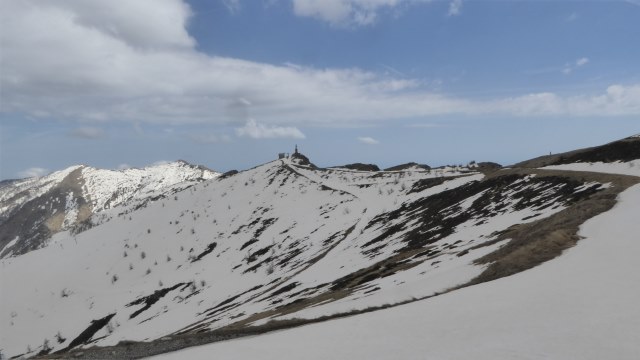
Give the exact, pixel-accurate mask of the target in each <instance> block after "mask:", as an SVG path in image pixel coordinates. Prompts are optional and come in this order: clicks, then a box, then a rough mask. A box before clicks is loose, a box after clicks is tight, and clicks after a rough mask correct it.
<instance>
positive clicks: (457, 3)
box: [448, 0, 462, 16]
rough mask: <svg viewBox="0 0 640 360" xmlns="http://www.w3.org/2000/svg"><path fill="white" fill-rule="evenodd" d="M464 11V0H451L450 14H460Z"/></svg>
mask: <svg viewBox="0 0 640 360" xmlns="http://www.w3.org/2000/svg"><path fill="white" fill-rule="evenodd" d="M461 11H462V0H451V2H450V3H449V12H448V14H449V16H456V15H460V12H461Z"/></svg>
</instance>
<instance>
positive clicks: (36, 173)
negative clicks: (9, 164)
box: [18, 167, 49, 178]
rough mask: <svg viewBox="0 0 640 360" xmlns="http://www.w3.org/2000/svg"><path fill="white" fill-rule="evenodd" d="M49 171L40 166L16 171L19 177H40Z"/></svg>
mask: <svg viewBox="0 0 640 360" xmlns="http://www.w3.org/2000/svg"><path fill="white" fill-rule="evenodd" d="M48 173H49V170H47V169H45V168H41V167H32V168H28V169H26V170H23V171H20V172H18V176H19V177H21V178H30V177H40V176H44V175H46V174H48Z"/></svg>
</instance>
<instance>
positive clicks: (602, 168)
mask: <svg viewBox="0 0 640 360" xmlns="http://www.w3.org/2000/svg"><path fill="white" fill-rule="evenodd" d="M542 169H545V170H569V171H591V172H599V173H609V174H620V175H632V176H640V160H632V161H627V162H622V161H615V162H607V163H604V162H594V163H572V164H563V165H549V166H545V167H543V168H542Z"/></svg>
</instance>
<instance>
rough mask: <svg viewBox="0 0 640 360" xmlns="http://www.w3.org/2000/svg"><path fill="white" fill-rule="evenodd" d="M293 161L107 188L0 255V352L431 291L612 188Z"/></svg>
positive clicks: (333, 309) (113, 339)
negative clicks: (186, 181)
mask: <svg viewBox="0 0 640 360" xmlns="http://www.w3.org/2000/svg"><path fill="white" fill-rule="evenodd" d="M295 160H296V159H283V160H278V161H274V162H271V163H267V164H264V165H261V166H258V167H256V168H253V169H250V170H247V171H244V172H241V173H239V174H236V175H233V176H230V177H225V178H222V177H221V178H215V179H211V180H208V181H203V182H201V183H198V184H195V185H193V186H190V187H188V188H186V189H182V190H180V189H179V188H177V189H174V190H172V195H171V196H166V193H163V194H164V195H165V196H161V197H157V196H151V197H147V198H145V199H147V200H146V201H144V202H143V203H140V202H136V201H124V200H120V198H117V199H119V200H118V201H121V202H120V204H121V205H120V206H116V207H111V208H108V207H107V206H106V205H105V209H104V210H103V211H101V212H100V213H99V214H98V215H99V216H98V215H94V216H93V217H92V218H91V219H92V221H93V220H94V219H95V218H96V217H99V218H102V219H109V221H98V222H96V223H95V226H94V227H92V228H90V229H87V230H86V231H84V232H81V233H71V232H70V231H61V232H58V233H56V234H55V235H53V236H52V237H51V240H50V242H49V246H47V247H44V248H41V249H38V250H35V251H31V252H28V253H26V254H24V255H21V256H17V257H11V258H6V259H3V260H1V262H2V274H1V275H0V280H1V282H2V295H0V296H1V298H0V300H1V302H2V309H1V312H0V323H1V324H2V333H1V334H0V336H1V337H0V343H1V344H2V347H3V348H4V351H5V352H6V353H7V354H9V355H17V354H25V355H35V354H36V353H38V352H40V351H42V350H43V348H44V346H43V345H44V344H45V339H46V340H47V341H46V343H47V347H50V348H52V349H53V350H54V351H55V350H63V349H67V350H68V349H71V348H77V347H79V346H80V347H82V346H88V345H99V346H105V345H115V344H117V343H119V342H120V341H123V340H127V341H131V340H134V341H139V340H154V339H159V338H165V337H167V336H168V337H171V336H175V335H176V334H189V333H197V332H200V331H205V330H211V329H218V328H224V327H226V326H229V325H233V326H235V327H243V326H251V325H259V324H264V323H265V322H267V321H269V320H273V319H278V320H282V319H287V318H290V317H300V318H315V317H319V316H324V315H329V314H333V313H340V312H345V311H350V310H353V309H365V308H368V307H372V306H381V305H384V304H387V303H395V302H400V301H407V300H411V299H412V298H416V297H422V296H428V295H434V294H436V293H441V292H445V291H447V290H448V289H451V288H454V287H456V286H458V285H462V284H465V283H467V282H469V281H471V280H472V279H473V278H475V277H476V276H478V275H480V274H481V273H482V272H483V271H484V270H485V269H486V265H476V264H475V260H477V259H479V258H480V257H482V256H485V255H487V254H489V253H491V252H493V251H495V250H497V249H499V248H500V247H501V246H503V245H504V244H505V243H506V241H505V240H499V236H500V234H501V232H503V231H505V230H506V229H508V228H509V227H511V226H512V225H515V224H523V223H532V222H535V221H538V220H540V219H545V218H549V217H552V216H554V215H555V214H561V213H563V212H564V211H565V210H568V209H570V208H571V207H572V206H574V204H579V203H580V202H582V201H584V200H585V199H589V198H591V197H592V196H594V195H597V194H599V193H603V192H608V191H612V189H614V188H615V186H613V185H611V184H610V183H602V182H598V181H592V180H589V179H588V178H587V177H585V178H584V180H581V179H580V178H578V180H576V179H574V178H570V177H558V176H547V175H544V174H540V175H537V174H533V173H522V174H514V173H510V174H505V175H504V176H492V177H485V176H484V175H482V174H479V173H474V172H473V171H472V170H471V169H460V168H450V169H447V168H445V169H440V171H433V170H432V171H411V170H410V171H392V172H361V171H351V170H340V169H326V170H325V169H316V168H313V167H312V166H305V165H300V164H299V162H298V161H295ZM87 178H90V176H87ZM114 181H116V180H114ZM85 183H86V182H85ZM89 183H91V182H90V181H89ZM151 189H152V190H153V188H151ZM96 193H97V191H96ZM152 194H155V193H154V192H152ZM96 198H97V199H104V197H96ZM98 203H100V204H107V202H106V201H104V202H98ZM16 279H19V281H16ZM58 334H59V335H58Z"/></svg>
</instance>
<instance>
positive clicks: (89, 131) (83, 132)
mask: <svg viewBox="0 0 640 360" xmlns="http://www.w3.org/2000/svg"><path fill="white" fill-rule="evenodd" d="M70 135H71V136H73V137H78V138H83V139H99V138H101V137H104V135H105V133H104V130H102V129H101V128H98V127H92V126H82V127H79V128H76V129H74V130H73V131H71V133H70Z"/></svg>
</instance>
